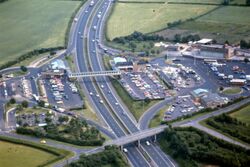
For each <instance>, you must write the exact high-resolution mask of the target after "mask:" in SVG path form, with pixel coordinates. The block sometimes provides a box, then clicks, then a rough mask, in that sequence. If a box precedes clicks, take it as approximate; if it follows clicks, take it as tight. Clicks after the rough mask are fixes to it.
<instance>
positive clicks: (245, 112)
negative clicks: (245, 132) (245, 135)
mask: <svg viewBox="0 0 250 167" xmlns="http://www.w3.org/2000/svg"><path fill="white" fill-rule="evenodd" d="M230 116H231V117H233V118H236V119H238V120H239V121H241V122H245V123H247V124H248V125H250V105H248V106H246V107H244V108H242V109H240V110H238V111H236V112H233V113H231V114H230Z"/></svg>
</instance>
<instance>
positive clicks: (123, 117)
mask: <svg viewBox="0 0 250 167" xmlns="http://www.w3.org/2000/svg"><path fill="white" fill-rule="evenodd" d="M112 3H113V2H112V1H108V0H104V1H100V0H99V1H98V2H97V1H96V3H95V6H94V7H91V6H89V2H87V3H85V5H84V6H83V7H82V8H81V9H80V11H79V13H78V14H77V16H76V17H77V18H78V21H77V22H74V23H73V24H72V27H71V32H70V39H69V43H68V48H67V50H66V52H65V53H64V54H62V55H61V56H64V55H68V54H70V53H73V54H74V53H76V62H77V68H78V71H79V72H87V71H103V70H104V67H103V62H102V57H101V55H100V54H98V53H99V52H102V50H99V46H97V44H98V43H97V41H96V39H99V40H100V41H101V39H102V33H103V25H104V22H105V18H106V17H105V15H106V13H107V12H108V11H109V9H110V8H111V6H112ZM99 12H100V13H101V17H100V18H99V17H98V14H100V13H99ZM94 26H96V28H94ZM93 40H94V41H93ZM101 46H102V45H101ZM109 51H110V52H117V51H116V50H112V49H109V48H108V52H109ZM8 70H15V69H8ZM29 71H30V74H29V75H28V76H26V77H27V78H30V77H31V76H37V73H40V72H41V68H38V69H33V68H30V69H29ZM10 81H11V80H10ZM80 83H81V84H82V87H83V88H84V90H85V91H84V92H85V96H86V98H87V99H88V100H89V101H90V103H91V105H92V106H93V108H94V109H95V111H96V112H97V113H98V114H99V115H100V116H101V117H102V118H103V120H104V121H105V123H106V124H107V125H108V127H109V129H110V130H112V131H113V133H110V132H109V131H107V130H106V129H103V131H104V133H105V131H106V133H109V136H112V137H111V138H112V139H114V138H119V137H123V136H126V135H127V134H128V133H129V134H130V133H135V132H138V131H140V130H143V129H146V128H147V127H148V123H149V120H150V119H151V118H153V116H154V114H155V113H156V112H157V111H159V110H160V109H161V108H162V107H163V106H165V105H166V103H169V102H170V101H172V100H173V99H171V98H170V99H166V100H164V101H162V102H160V103H158V104H157V105H155V106H153V107H152V108H150V109H149V110H148V112H146V113H145V114H144V115H143V117H142V119H140V121H139V122H140V123H139V124H137V122H136V121H135V119H134V117H133V116H132V115H131V113H130V112H129V110H128V109H127V108H126V106H124V104H123V103H122V102H121V100H120V98H119V97H118V96H117V94H116V92H115V91H114V89H113V87H112V85H111V83H110V80H109V78H108V77H96V78H95V79H94V80H93V79H91V78H83V79H81V80H80ZM31 87H32V91H33V92H35V93H34V94H38V91H37V88H36V84H35V82H34V81H31ZM90 93H91V94H93V95H90ZM97 95H98V96H97ZM101 100H103V101H105V102H104V103H100V101H101ZM117 102H118V103H119V105H117V104H116V103H117ZM3 103H5V101H0V111H3V106H2V104H3ZM239 105H240V104H239ZM241 105H242V104H241ZM237 106H238V105H237ZM237 106H236V107H237ZM230 109H231V108H230ZM111 111H113V112H111ZM221 112H228V110H223V111H218V112H216V114H217V113H218V114H219V113H221ZM0 113H1V112H0ZM213 115H215V113H211V114H210V115H209V114H207V115H205V116H203V117H200V118H197V119H195V120H193V121H192V122H179V123H176V124H174V126H186V125H190V126H192V125H197V124H196V123H197V122H199V121H200V120H203V119H206V118H208V117H211V116H213ZM2 119H3V118H2V114H0V122H3V121H2ZM93 125H94V126H97V125H96V124H93ZM124 127H125V128H124ZM98 129H101V127H99V128H98ZM1 134H2V135H3V134H4V135H7V136H8V135H10V134H9V133H2V132H1ZM12 137H16V138H18V137H19V136H15V135H14V136H13V135H12ZM21 139H26V140H27V139H28V138H21ZM28 140H30V139H28ZM32 140H33V139H32ZM35 140H36V142H39V141H37V139H34V141H35ZM49 145H50V143H49ZM51 146H54V147H59V148H60V147H61V148H63V149H67V150H72V149H75V148H72V147H71V148H68V147H67V146H65V145H64V146H63V145H59V146H57V145H55V144H51ZM126 148H127V150H128V153H126V155H127V157H128V159H129V161H130V163H131V165H132V166H135V167H137V166H138V167H142V166H143V167H147V166H152V164H150V163H149V162H148V161H147V160H146V159H145V157H144V156H143V154H142V151H141V149H138V147H136V146H135V145H134V144H130V145H128V146H126ZM142 149H143V150H144V151H146V152H147V154H148V155H149V156H150V157H151V159H152V160H153V165H156V166H159V167H161V166H162V167H166V166H177V165H176V164H175V163H174V162H173V160H172V159H171V158H169V157H168V156H167V155H165V154H164V152H163V151H162V150H161V149H160V148H159V147H158V146H157V145H156V144H154V143H151V145H150V146H147V145H146V144H145V143H142ZM73 152H75V153H76V156H74V157H73V158H71V159H70V161H72V160H76V158H77V157H79V155H80V154H81V153H86V150H82V151H81V150H80V149H79V150H73ZM62 165H63V164H60V165H59V166H62Z"/></svg>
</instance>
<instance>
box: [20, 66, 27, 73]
mask: <svg viewBox="0 0 250 167" xmlns="http://www.w3.org/2000/svg"><path fill="white" fill-rule="evenodd" d="M20 69H21V70H22V71H23V72H27V71H28V69H27V67H25V66H21V67H20Z"/></svg>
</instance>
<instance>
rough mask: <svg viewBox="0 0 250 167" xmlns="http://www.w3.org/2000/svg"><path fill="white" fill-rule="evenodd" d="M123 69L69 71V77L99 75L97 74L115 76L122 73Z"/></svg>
mask: <svg viewBox="0 0 250 167" xmlns="http://www.w3.org/2000/svg"><path fill="white" fill-rule="evenodd" d="M121 74H122V72H121V71H91V72H78V73H68V76H69V78H83V77H97V76H115V75H121Z"/></svg>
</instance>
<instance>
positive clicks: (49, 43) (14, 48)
mask: <svg viewBox="0 0 250 167" xmlns="http://www.w3.org/2000/svg"><path fill="white" fill-rule="evenodd" d="M79 5H80V1H55V0H22V1H20V0H10V1H6V2H4V3H1V4H0V25H1V26H0V59H1V61H0V65H1V64H3V63H5V62H7V61H9V60H13V59H14V58H16V57H17V56H20V55H21V54H24V53H26V52H28V51H31V50H33V49H38V48H42V47H56V46H64V38H65V33H66V29H67V25H68V22H69V20H70V17H71V15H72V13H73V12H74V10H75V9H76V8H77V7H78V6H79Z"/></svg>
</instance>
